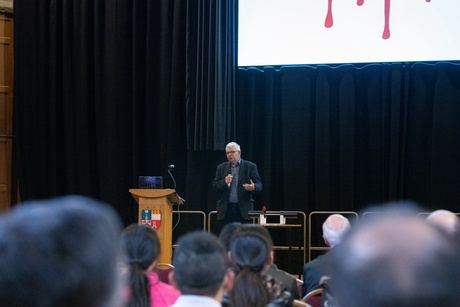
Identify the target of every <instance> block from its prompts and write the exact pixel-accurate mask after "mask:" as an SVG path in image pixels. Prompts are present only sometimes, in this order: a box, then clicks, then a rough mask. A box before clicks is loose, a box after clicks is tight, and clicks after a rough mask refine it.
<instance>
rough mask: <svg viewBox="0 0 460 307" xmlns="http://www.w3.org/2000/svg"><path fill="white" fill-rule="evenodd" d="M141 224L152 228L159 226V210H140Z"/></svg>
mask: <svg viewBox="0 0 460 307" xmlns="http://www.w3.org/2000/svg"><path fill="white" fill-rule="evenodd" d="M142 224H147V225H150V227H152V228H153V229H158V228H160V225H161V210H158V209H155V210H149V209H147V210H142Z"/></svg>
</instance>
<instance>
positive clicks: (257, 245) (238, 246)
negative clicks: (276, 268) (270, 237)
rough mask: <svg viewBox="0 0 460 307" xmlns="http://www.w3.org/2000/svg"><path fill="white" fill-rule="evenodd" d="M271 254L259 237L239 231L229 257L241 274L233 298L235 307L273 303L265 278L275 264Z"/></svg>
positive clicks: (232, 294) (236, 279)
mask: <svg viewBox="0 0 460 307" xmlns="http://www.w3.org/2000/svg"><path fill="white" fill-rule="evenodd" d="M271 252H272V251H271V249H270V247H269V246H268V244H267V242H266V240H265V239H264V238H262V237H261V236H260V235H258V234H254V233H250V232H245V231H239V229H238V230H237V231H236V233H235V235H234V236H233V238H232V242H231V244H230V253H229V256H230V262H231V263H232V264H233V265H234V266H235V267H236V268H237V271H238V272H237V274H236V277H235V282H234V284H233V289H232V292H231V295H230V298H231V302H232V306H266V305H267V304H268V303H269V302H270V301H271V300H272V299H273V296H272V295H271V293H270V291H269V290H268V289H267V287H266V285H265V283H264V278H263V275H262V274H263V273H264V272H265V271H266V270H267V269H268V268H269V267H270V265H271V264H272V261H273V258H271V257H270V255H271Z"/></svg>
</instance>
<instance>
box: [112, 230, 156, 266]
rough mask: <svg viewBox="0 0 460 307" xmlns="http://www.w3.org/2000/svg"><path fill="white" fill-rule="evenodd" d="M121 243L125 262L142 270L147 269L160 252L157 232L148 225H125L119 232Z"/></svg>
mask: <svg viewBox="0 0 460 307" xmlns="http://www.w3.org/2000/svg"><path fill="white" fill-rule="evenodd" d="M121 245H122V248H123V250H124V252H125V257H126V264H127V265H129V266H132V265H135V266H139V267H140V268H142V269H143V270H146V269H148V268H149V267H150V266H151V264H152V263H153V262H154V261H155V260H157V259H158V257H159V256H160V252H161V245H160V239H159V237H158V234H157V233H156V231H155V230H154V229H153V228H151V227H150V226H148V225H141V224H132V225H129V226H128V227H126V228H125V229H124V230H123V232H122V234H121Z"/></svg>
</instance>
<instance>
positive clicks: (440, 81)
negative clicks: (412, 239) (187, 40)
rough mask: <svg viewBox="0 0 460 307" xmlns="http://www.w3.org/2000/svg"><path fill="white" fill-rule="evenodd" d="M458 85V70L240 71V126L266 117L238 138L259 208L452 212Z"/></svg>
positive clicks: (453, 66) (458, 148)
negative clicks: (251, 167) (399, 206)
mask: <svg viewBox="0 0 460 307" xmlns="http://www.w3.org/2000/svg"><path fill="white" fill-rule="evenodd" d="M459 76H460V63H413V64H398V63H393V64H369V65H362V66H355V65H339V66H327V65H320V66H303V67H302V66H299V67H281V68H274V67H264V68H240V69H239V71H238V75H237V80H238V82H237V102H238V106H239V108H241V110H242V111H241V113H237V117H238V118H239V119H240V118H243V117H244V116H243V115H242V114H244V113H243V112H248V110H253V109H254V110H257V112H259V113H258V114H259V116H260V115H261V114H263V116H260V117H257V116H254V114H251V115H248V119H249V118H251V120H252V122H251V123H247V124H248V125H249V127H250V129H249V131H252V133H248V134H245V133H242V132H241V134H239V135H240V136H243V137H244V138H243V141H242V142H243V144H250V145H251V147H252V148H253V150H250V152H251V153H254V155H253V156H252V157H251V158H252V159H253V160H256V161H257V160H258V161H259V168H261V169H262V173H263V174H261V176H262V177H263V178H264V179H265V180H264V191H263V196H262V202H263V203H264V204H268V203H269V202H272V203H274V206H279V204H282V205H281V207H282V208H283V207H284V209H292V208H304V209H306V211H307V212H310V211H313V210H358V209H362V208H364V207H366V206H367V205H370V204H375V203H381V202H386V201H393V200H400V199H411V200H414V201H417V202H419V203H420V204H421V205H422V206H424V207H427V208H430V207H450V208H452V209H453V210H455V204H456V203H457V202H459V201H460V194H458V193H457V191H456V189H455V188H453V185H455V184H454V182H458V180H459V179H460V178H459V176H460V175H459V173H458V171H460V165H459V163H458V162H457V161H456V158H454V156H455V155H458V154H460V139H459V132H458V131H460V130H458V129H459V128H460V117H458V116H456V115H458V114H459V112H460V104H458V102H459V101H460V81H459ZM238 110H240V109H238ZM243 110H244V111H243ZM273 114H275V115H273ZM453 114H455V115H453ZM454 117H455V118H454ZM265 132H266V133H265ZM261 148H263V150H260V149H261ZM272 206H273V205H272ZM267 207H268V206H267Z"/></svg>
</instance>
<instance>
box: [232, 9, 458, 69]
mask: <svg viewBox="0 0 460 307" xmlns="http://www.w3.org/2000/svg"><path fill="white" fill-rule="evenodd" d="M459 13H460V1H459V0H431V1H430V0H428V1H427V0H334V1H332V0H239V16H238V66H263V65H289V64H334V63H367V62H413V61H454V60H460V17H459Z"/></svg>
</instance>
